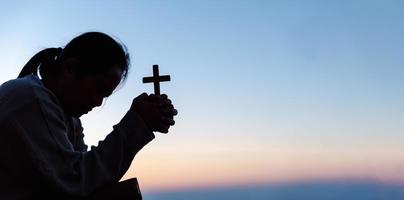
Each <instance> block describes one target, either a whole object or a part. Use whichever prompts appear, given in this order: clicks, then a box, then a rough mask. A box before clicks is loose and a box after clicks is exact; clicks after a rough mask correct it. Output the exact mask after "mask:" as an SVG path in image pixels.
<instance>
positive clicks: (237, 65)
mask: <svg viewBox="0 0 404 200" xmlns="http://www.w3.org/2000/svg"><path fill="white" fill-rule="evenodd" d="M403 11H404V2H402V1H393V0H391V1H360V0H358V1H320V0H317V1H308V0H303V1H292V0H290V1H269V0H268V1H230V0H220V1H196V0H191V1H35V2H34V1H1V2H0V23H1V28H0V31H1V33H0V35H1V37H0V44H2V48H0V65H1V66H2V70H3V73H1V74H0V80H2V81H6V80H9V79H12V78H15V77H16V76H17V74H18V73H19V70H20V69H21V67H22V66H23V65H24V64H25V63H26V62H27V61H28V59H29V58H30V57H31V56H32V55H33V54H35V53H36V52H38V51H39V50H41V49H43V48H46V47H55V46H63V45H65V44H66V43H67V42H68V41H69V40H71V39H72V38H73V37H74V36H77V35H78V34H80V33H83V32H86V31H102V32H105V33H108V34H111V35H113V36H115V37H117V38H118V39H119V40H121V41H122V42H123V43H125V44H126V46H127V47H128V49H129V52H130V53H131V58H132V70H131V72H130V75H129V77H128V80H127V82H126V83H125V85H123V87H122V88H121V89H119V90H118V91H116V92H115V94H114V95H113V96H111V97H110V98H109V99H108V100H107V101H106V103H105V104H104V106H102V107H101V108H100V109H97V110H96V111H94V112H93V113H91V114H89V115H88V116H85V117H83V119H82V120H83V123H84V126H85V127H84V128H85V132H86V135H87V136H86V138H85V139H86V141H87V142H88V143H89V144H96V143H97V141H98V140H101V139H103V138H104V137H105V135H106V134H107V133H108V132H109V131H110V130H111V128H112V125H114V124H115V123H117V122H118V121H119V119H120V117H122V116H123V115H124V113H125V112H126V109H128V108H129V106H130V103H131V101H132V98H133V97H135V96H136V95H138V94H140V93H141V92H144V91H146V92H152V85H150V84H148V85H143V84H142V83H141V78H142V77H144V76H150V75H151V73H152V70H151V66H152V65H153V64H159V65H160V72H161V73H162V74H170V75H171V78H172V81H171V82H169V83H162V86H161V87H162V92H165V93H167V94H168V95H169V96H170V97H171V98H172V100H173V101H174V104H175V105H176V107H177V108H178V110H179V115H178V117H177V119H176V121H177V125H176V126H174V127H173V128H172V129H171V133H170V134H169V135H167V136H165V135H158V137H157V138H156V140H155V141H153V142H152V144H150V145H149V146H148V147H146V148H145V149H144V150H143V151H142V152H141V153H140V154H139V155H138V157H137V158H136V160H135V164H134V166H133V167H132V168H131V170H130V172H129V173H128V175H127V176H128V177H130V176H137V177H140V178H141V179H142V180H143V182H144V185H145V186H144V187H145V188H146V189H156V188H157V189H166V188H172V187H178V188H182V187H189V186H195V187H199V186H201V187H202V186H207V185H226V184H234V183H237V184H250V183H257V182H264V183H267V182H270V183H277V182H288V181H289V182H293V181H301V180H313V179H314V180H317V179H327V180H328V179H332V180H333V179H335V180H340V179H347V178H348V179H349V178H352V179H355V178H358V179H361V178H370V179H374V180H378V181H386V182H404V176H403V174H404V173H403V172H404V171H403V169H404V160H403V156H404V145H403V141H404V123H403V119H404V101H403V100H404V93H403V92H402V88H403V86H404V78H403V77H404V67H403V64H404V56H402V54H403V52H404V37H403V35H404V21H403V20H402V19H403V18H404V12H403ZM168 158H170V159H169V160H167V159H168ZM363 166H368V167H367V168H366V169H363ZM301 170H303V171H306V172H307V173H303V174H302V173H300V171H301ZM179 173H182V174H183V175H182V176H179V175H178V174H179ZM156 174H157V175H158V176H157V175H156ZM162 174H165V175H162ZM167 174H172V176H170V175H167ZM196 174H200V176H197V175H196ZM159 176H160V177H165V178H167V179H171V178H173V177H180V178H178V179H179V180H178V183H176V184H170V183H169V182H168V181H162V182H159V181H158V177H159ZM193 176H195V177H193ZM186 177H193V178H192V179H193V180H186ZM173 185H174V186H173Z"/></svg>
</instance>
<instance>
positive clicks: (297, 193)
mask: <svg viewBox="0 0 404 200" xmlns="http://www.w3.org/2000/svg"><path fill="white" fill-rule="evenodd" d="M143 196H144V198H145V199H148V200H163V199H164V200H189V199H192V200H223V199H232V200H249V199H251V200H341V199H344V200H403V199H404V185H402V186H399V185H384V184H380V183H376V182H349V183H344V182H315V183H300V184H290V185H266V186H257V187H247V188H241V187H235V188H230V187H229V188H212V189H203V190H188V191H177V192H161V193H145V194H144V195H143Z"/></svg>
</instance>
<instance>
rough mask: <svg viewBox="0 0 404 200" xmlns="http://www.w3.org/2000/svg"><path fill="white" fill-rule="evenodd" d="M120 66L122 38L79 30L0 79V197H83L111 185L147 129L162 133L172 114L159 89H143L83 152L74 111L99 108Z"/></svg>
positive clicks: (125, 59) (125, 62)
mask: <svg viewBox="0 0 404 200" xmlns="http://www.w3.org/2000/svg"><path fill="white" fill-rule="evenodd" d="M128 71H129V55H128V53H127V50H126V48H125V46H124V45H123V44H120V43H118V42H117V41H116V40H114V39H113V38H111V37H110V36H108V35H106V34H104V33H100V32H87V33H84V34H82V35H80V36H78V37H76V38H74V39H73V40H72V41H70V42H69V43H68V44H67V45H66V46H65V47H64V48H48V49H45V50H42V51H40V52H39V53H37V54H36V55H35V56H33V57H32V58H31V59H30V60H29V61H28V63H27V64H26V65H25V66H24V68H23V69H22V70H21V73H20V74H19V76H18V78H17V79H14V80H10V81H7V82H5V83H4V84H2V85H1V86H0V111H1V112H0V177H1V178H0V199H33V198H37V197H38V198H54V199H62V198H73V199H74V198H88V197H91V195H93V194H94V193H95V192H96V191H99V190H103V188H105V187H106V186H111V185H116V184H117V183H118V181H119V180H120V179H121V178H122V176H123V175H124V173H125V172H126V171H127V169H128V168H129V166H130V164H131V162H132V160H133V158H134V156H135V155H136V153H137V152H138V151H139V150H140V149H142V148H143V147H144V146H145V145H146V144H147V143H148V142H150V141H151V140H153V139H154V137H155V136H154V133H153V132H162V133H167V132H168V129H169V127H170V126H172V125H174V120H173V117H174V116H175V115H177V111H176V109H174V106H173V105H172V103H171V100H170V99H168V97H167V95H164V94H163V95H148V94H146V93H143V94H141V95H139V96H138V97H136V98H134V100H133V102H132V105H131V107H130V109H129V110H128V112H127V113H126V114H125V116H124V117H123V118H122V119H121V121H120V122H119V123H118V124H116V125H115V126H114V127H113V128H114V129H113V131H112V132H111V133H110V134H108V135H107V137H106V138H105V139H104V140H103V141H101V142H100V143H99V144H98V146H96V147H94V146H93V147H92V148H91V149H90V150H87V146H86V145H85V143H84V141H83V137H84V134H83V128H82V126H81V123H80V119H79V117H80V116H82V115H83V114H86V113H88V112H89V111H91V109H93V108H94V107H97V106H100V105H101V104H102V102H103V99H104V98H106V97H108V96H110V95H111V94H112V92H113V91H114V90H115V88H116V87H117V86H118V85H119V84H120V83H122V82H123V81H124V80H125V79H126V77H127V75H128ZM38 72H39V74H38ZM118 191H119V190H118ZM120 191H121V192H122V190H120ZM120 195H122V194H120ZM111 198H113V196H112V197H111ZM119 198H121V197H119Z"/></svg>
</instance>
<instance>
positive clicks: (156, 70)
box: [143, 65, 171, 95]
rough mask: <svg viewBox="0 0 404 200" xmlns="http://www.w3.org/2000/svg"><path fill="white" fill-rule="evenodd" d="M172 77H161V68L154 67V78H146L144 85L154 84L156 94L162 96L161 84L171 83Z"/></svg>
mask: <svg viewBox="0 0 404 200" xmlns="http://www.w3.org/2000/svg"><path fill="white" fill-rule="evenodd" d="M170 79H171V78H170V75H164V76H160V75H159V66H158V65H153V76H151V77H144V78H143V83H153V84H154V94H155V95H160V82H164V81H170Z"/></svg>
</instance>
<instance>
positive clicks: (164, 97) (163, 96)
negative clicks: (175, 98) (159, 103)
mask: <svg viewBox="0 0 404 200" xmlns="http://www.w3.org/2000/svg"><path fill="white" fill-rule="evenodd" d="M160 96H161V97H162V98H163V99H168V96H167V95H166V94H162V95H160Z"/></svg>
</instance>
